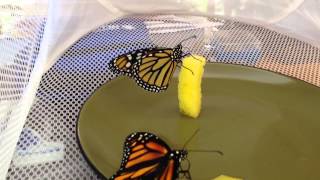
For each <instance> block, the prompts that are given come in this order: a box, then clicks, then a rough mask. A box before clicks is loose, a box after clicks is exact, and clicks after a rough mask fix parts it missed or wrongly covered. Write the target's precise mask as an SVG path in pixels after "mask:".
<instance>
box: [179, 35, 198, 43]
mask: <svg viewBox="0 0 320 180" xmlns="http://www.w3.org/2000/svg"><path fill="white" fill-rule="evenodd" d="M196 37H197V36H196V35H193V36H190V37H188V38H186V39H184V40H182V41H181V42H180V43H179V44H182V43H183V42H185V41H188V40H190V39H193V38H196Z"/></svg>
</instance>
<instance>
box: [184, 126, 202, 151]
mask: <svg viewBox="0 0 320 180" xmlns="http://www.w3.org/2000/svg"><path fill="white" fill-rule="evenodd" d="M199 130H200V129H197V130H196V131H195V132H194V133H193V134H192V136H191V137H190V138H189V139H188V140H187V141H186V142H185V143H184V145H183V147H182V149H185V147H186V146H187V145H188V144H189V142H190V141H191V140H192V139H193V138H194V136H195V135H197V134H198V132H199ZM188 151H189V150H188Z"/></svg>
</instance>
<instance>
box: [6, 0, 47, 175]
mask: <svg viewBox="0 0 320 180" xmlns="http://www.w3.org/2000/svg"><path fill="white" fill-rule="evenodd" d="M44 23H45V20H44V16H39V15H38V16H36V15H34V14H31V13H30V12H26V11H25V10H24V8H22V7H20V6H18V5H12V4H5V3H4V4H3V2H2V3H1V5H0V179H3V178H5V175H6V173H7V170H8V169H7V168H8V166H9V164H10V162H11V158H12V153H13V151H14V148H15V145H16V142H17V138H18V136H19V132H21V127H22V126H23V124H24V121H25V115H24V114H25V113H26V112H27V111H28V110H29V107H26V106H22V104H21V103H23V101H25V99H24V95H25V94H24V93H25V89H26V87H27V86H28V85H30V75H31V73H32V71H33V70H34V64H35V60H36V57H37V55H38V53H39V52H38V51H39V47H40V41H41V38H42V37H41V36H42V34H43V30H44Z"/></svg>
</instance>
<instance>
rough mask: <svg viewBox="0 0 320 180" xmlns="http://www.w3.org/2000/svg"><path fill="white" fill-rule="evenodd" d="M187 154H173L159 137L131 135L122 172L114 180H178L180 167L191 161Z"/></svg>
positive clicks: (126, 143) (143, 133)
mask: <svg viewBox="0 0 320 180" xmlns="http://www.w3.org/2000/svg"><path fill="white" fill-rule="evenodd" d="M187 154H188V153H187V151H186V150H171V149H170V147H169V146H168V145H167V144H166V143H165V142H164V141H162V140H161V139H160V138H159V137H157V136H156V135H154V134H151V133H148V132H137V133H133V134H131V135H129V136H128V137H127V138H126V141H125V144H124V154H123V159H122V162H121V166H120V169H119V170H118V172H117V173H116V174H115V175H113V176H112V177H111V180H133V179H134V180H153V179H158V180H174V179H177V177H178V175H179V173H180V172H182V173H186V172H187V174H188V176H187V178H188V179H191V176H190V173H189V171H188V170H184V171H180V168H179V167H180V163H181V161H182V160H184V159H186V157H187Z"/></svg>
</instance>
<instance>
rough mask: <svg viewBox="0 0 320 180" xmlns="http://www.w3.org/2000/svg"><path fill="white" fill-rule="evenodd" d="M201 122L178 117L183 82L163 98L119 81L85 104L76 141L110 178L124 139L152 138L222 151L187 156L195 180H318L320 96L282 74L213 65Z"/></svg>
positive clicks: (178, 145) (208, 71)
mask: <svg viewBox="0 0 320 180" xmlns="http://www.w3.org/2000/svg"><path fill="white" fill-rule="evenodd" d="M202 95H203V97H202V101H203V102H202V111H201V114H200V117H199V118H198V119H192V118H188V117H185V116H183V115H181V114H180V113H179V109H178V99H177V80H176V79H173V80H172V82H171V84H170V87H169V88H168V90H167V91H166V92H164V93H159V94H154V93H150V92H146V91H144V90H143V89H141V88H140V87H138V86H136V84H135V82H134V81H133V80H132V79H129V78H126V77H120V78H116V79H115V80H112V81H111V82H108V83H106V84H104V85H103V86H101V87H100V88H99V89H98V90H96V91H95V92H94V94H93V95H92V96H91V97H90V98H89V99H88V100H87V102H86V103H85V104H84V106H83V108H82V110H81V113H80V116H79V122H78V138H79V142H80V145H81V148H82V149H83V152H84V154H85V155H86V157H87V159H88V160H89V161H90V163H91V164H92V165H93V166H94V167H95V168H96V169H97V170H98V171H99V172H100V173H102V174H103V175H104V176H106V177H110V176H111V175H112V174H113V173H115V172H116V171H117V169H118V168H119V166H120V161H121V158H122V148H123V143H124V140H125V137H126V136H127V135H129V134H130V133H132V132H135V131H148V132H152V133H154V134H156V135H158V136H159V137H161V138H162V139H163V140H164V141H165V142H167V143H168V145H169V146H170V147H172V148H175V149H179V148H182V146H183V144H184V143H185V142H186V141H187V139H188V138H189V137H190V136H191V135H192V134H193V133H194V132H195V131H196V130H197V129H200V131H199V133H198V134H197V135H196V136H195V137H194V138H193V139H192V141H191V142H190V143H189V144H188V145H187V149H210V150H215V149H217V150H221V151H223V152H224V156H220V155H218V154H215V153H203V152H202V153H201V152H198V153H195V152H194V153H189V155H188V159H189V160H190V162H191V170H190V171H191V174H192V177H193V179H195V180H202V179H207V180H209V179H211V178H213V177H216V176H218V175H220V174H226V175H230V176H236V177H242V178H245V179H247V180H286V179H288V180H289V179H290V180H295V179H297V180H302V179H306V180H315V179H320V171H319V167H320V89H319V88H318V87H315V86H313V85H310V84H308V83H305V82H303V81H300V80H296V79H293V78H290V77H286V76H282V75H278V74H276V73H272V72H268V71H264V70H260V69H254V68H248V67H243V66H236V65H226V64H208V65H206V67H205V75H204V78H203V81H202Z"/></svg>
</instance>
